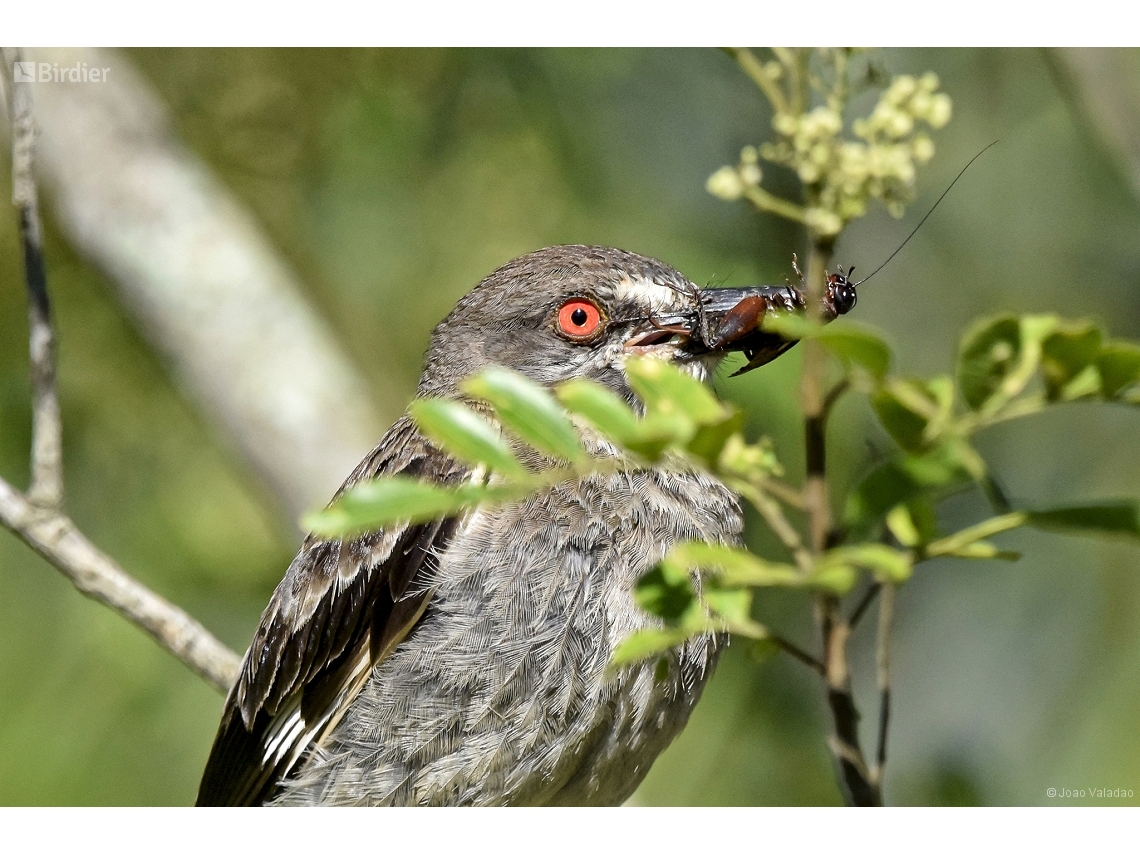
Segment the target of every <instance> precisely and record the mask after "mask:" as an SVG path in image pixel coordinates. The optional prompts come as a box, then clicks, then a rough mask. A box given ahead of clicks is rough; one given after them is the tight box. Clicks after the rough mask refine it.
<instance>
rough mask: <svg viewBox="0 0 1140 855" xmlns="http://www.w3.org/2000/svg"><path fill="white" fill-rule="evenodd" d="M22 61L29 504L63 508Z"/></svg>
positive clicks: (15, 173) (9, 89)
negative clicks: (29, 395) (29, 377)
mask: <svg viewBox="0 0 1140 855" xmlns="http://www.w3.org/2000/svg"><path fill="white" fill-rule="evenodd" d="M20 61H22V54H21V52H20V50H19V48H5V49H4V66H5V68H4V86H5V90H6V91H5V95H6V98H5V100H6V101H7V104H8V118H9V121H10V122H11V128H12V204H14V205H15V206H16V209H17V210H18V211H19V217H20V236H21V238H22V239H23V244H24V275H25V280H26V282H27V286H28V326H29V336H28V340H29V350H30V356H31V375H32V437H33V440H32V473H31V485H30V486H29V488H28V499H29V500H30V501H31V502H33V503H34V504H36V505H39V506H41V507H44V508H59V507H60V506H61V505H62V504H63V454H62V445H63V443H62V434H63V431H62V428H61V423H60V416H59V396H58V394H57V392H56V385H55V335H54V334H53V332H52V326H51V307H50V305H49V303H48V292H47V272H46V271H45V269H44V255H43V245H44V243H43V226H42V225H41V223H40V209H39V198H38V194H37V193H36V182H35V177H34V176H33V174H32V165H33V154H34V151H35V137H36V125H35V119H34V116H33V114H32V91H31V84H30V83H17V82H15V72H14V69H15V63H16V62H20Z"/></svg>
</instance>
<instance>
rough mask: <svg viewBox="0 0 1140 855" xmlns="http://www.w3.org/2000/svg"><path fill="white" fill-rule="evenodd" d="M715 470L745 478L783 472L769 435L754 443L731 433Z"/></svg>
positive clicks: (776, 474) (778, 474)
mask: <svg viewBox="0 0 1140 855" xmlns="http://www.w3.org/2000/svg"><path fill="white" fill-rule="evenodd" d="M717 471H718V472H720V473H721V474H725V475H736V476H739V477H741V478H744V479H745V480H748V479H751V478H754V477H756V476H758V475H774V476H776V477H780V476H781V475H783V474H784V469H783V467H782V466H780V461H779V460H777V459H776V452H775V450H774V449H773V447H772V440H771V439H770V438H769V437H766V436H763V437H760V439H759V440H758V441H757V442H755V443H748V442H745V441H744V437H743V436H741V435H740V434H733V435H732V436H730V437H729V438H728V441H727V442H725V444H724V448H722V449H721V452H720V457H719V459H718V460H717Z"/></svg>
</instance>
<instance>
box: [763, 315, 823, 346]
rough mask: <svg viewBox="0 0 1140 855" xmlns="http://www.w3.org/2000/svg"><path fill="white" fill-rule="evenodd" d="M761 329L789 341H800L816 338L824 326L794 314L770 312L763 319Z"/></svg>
mask: <svg viewBox="0 0 1140 855" xmlns="http://www.w3.org/2000/svg"><path fill="white" fill-rule="evenodd" d="M760 328H761V329H762V330H763V331H764V332H771V333H776V334H777V335H778V336H780V337H781V338H785V339H787V340H788V341H799V340H800V339H805V338H814V337H815V336H816V334H817V333H819V331H820V330H822V329H823V325H822V324H818V323H815V322H813V321H811V320H809V319H808V318H807V317H805V316H804V315H800V314H796V313H793V312H769V313H768V314H766V315H764V317H763V318H762V319H761V324H760Z"/></svg>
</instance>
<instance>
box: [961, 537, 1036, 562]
mask: <svg viewBox="0 0 1140 855" xmlns="http://www.w3.org/2000/svg"><path fill="white" fill-rule="evenodd" d="M944 554H945V555H947V556H950V557H952V558H972V559H979V560H983V561H984V560H991V559H992V560H997V561H1017V560H1019V559H1020V558H1021V553H1020V552H1013V551H1011V550H1008V549H998V548H997V547H996V546H994V545H993V544H992V543H990V542H989V541H985V540H978V541H975V542H974V543H969V544H966V545H965V546H960V547H958V548H957V549H955V550H954V551H953V552H947V553H944Z"/></svg>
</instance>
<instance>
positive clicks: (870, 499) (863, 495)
mask: <svg viewBox="0 0 1140 855" xmlns="http://www.w3.org/2000/svg"><path fill="white" fill-rule="evenodd" d="M923 489H924V487H923V485H922V484H921V483H919V482H918V481H916V480H915V479H914V478H912V477H911V475H910V473H909V472H907V470H906V468H905V467H904V466H903V464H902V462H901V461H893V460H892V461H888V462H887V463H883V464H880V465H879V466H876V467H875V468H874V469H872V470H871V472H870V473H868V474H867V476H866V477H865V478H863V480H862V481H861V482H859V485H858V486H857V487H856V488H855V489H854V490H853V491H852V492H851V493H850V495H848V497H847V503H846V506H845V507H844V510H843V519H844V521H845V522H846V524H847V526H848V527H849V528H851V529H853V530H855V531H858V532H863V531H866V530H867V529H869V528H870V527H871V526H872V525H874V524H875V523H876V522H878V520H879V519H880V518H881V517H882V516H883V514H885V513H887V511H889V510H890V509H891V508H893V507H895V506H896V505H900V504H903V503H904V502H908V501H910V500H911V499H913V498H915V497H916V496H918V495H919V494H920V493H921V492H922V491H923Z"/></svg>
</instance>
